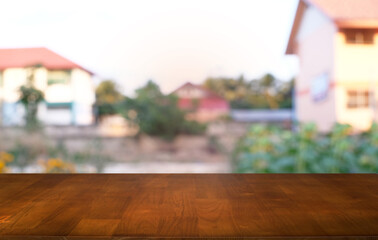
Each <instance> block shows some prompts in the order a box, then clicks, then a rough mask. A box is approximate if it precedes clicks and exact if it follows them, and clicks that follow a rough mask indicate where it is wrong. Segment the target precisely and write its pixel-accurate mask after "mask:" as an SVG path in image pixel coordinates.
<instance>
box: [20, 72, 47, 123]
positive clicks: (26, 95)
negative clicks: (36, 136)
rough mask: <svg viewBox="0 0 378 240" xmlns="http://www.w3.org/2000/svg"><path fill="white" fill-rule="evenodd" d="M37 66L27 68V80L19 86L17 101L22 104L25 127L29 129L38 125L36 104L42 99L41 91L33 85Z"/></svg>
mask: <svg viewBox="0 0 378 240" xmlns="http://www.w3.org/2000/svg"><path fill="white" fill-rule="evenodd" d="M38 68H39V65H35V66H33V67H31V68H30V69H28V70H29V71H28V77H27V82H26V84H25V85H23V86H21V87H20V88H19V92H20V98H19V101H20V102H21V103H22V105H24V108H25V122H26V128H27V129H29V130H34V129H37V128H38V127H39V122H38V119H37V113H38V104H39V103H40V102H42V101H43V100H44V94H43V92H42V91H40V90H39V89H37V88H36V87H34V82H35V71H36V70H37V69H38Z"/></svg>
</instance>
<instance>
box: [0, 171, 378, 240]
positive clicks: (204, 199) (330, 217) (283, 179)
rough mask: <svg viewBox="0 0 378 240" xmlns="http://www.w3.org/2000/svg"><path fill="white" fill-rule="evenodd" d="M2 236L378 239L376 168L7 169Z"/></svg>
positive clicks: (1, 178) (0, 195)
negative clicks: (272, 170) (198, 171)
mask: <svg viewBox="0 0 378 240" xmlns="http://www.w3.org/2000/svg"><path fill="white" fill-rule="evenodd" d="M0 186H1V188H0V199H1V202H0V239H14V240H16V239H140V238H153V239H159V238H160V239H164V238H169V239H182V238H183V239H185V238H205V239H206V238H239V239H248V238H250V239H312V240H316V239H378V175H376V174H349V175H348V174H338V175H336V174H317V175H311V174H308V175H306V174H292V175H291V174H274V175H271V174H266V175H264V174H57V175H53V174H51V175H49V174H2V175H0Z"/></svg>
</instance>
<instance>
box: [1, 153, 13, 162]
mask: <svg viewBox="0 0 378 240" xmlns="http://www.w3.org/2000/svg"><path fill="white" fill-rule="evenodd" d="M13 159H14V157H13V155H12V154H10V153H7V152H0V161H1V162H12V161H13Z"/></svg>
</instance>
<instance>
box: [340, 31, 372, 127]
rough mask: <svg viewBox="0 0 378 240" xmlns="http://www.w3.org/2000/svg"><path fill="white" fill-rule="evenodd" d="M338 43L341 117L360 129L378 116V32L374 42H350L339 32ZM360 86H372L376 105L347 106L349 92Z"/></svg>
mask: <svg viewBox="0 0 378 240" xmlns="http://www.w3.org/2000/svg"><path fill="white" fill-rule="evenodd" d="M335 42H336V44H335V82H336V84H335V88H336V104H337V107H336V109H337V120H338V121H339V122H341V123H348V124H351V125H352V126H354V127H355V128H356V129H357V130H366V129H368V128H369V127H370V126H371V123H372V122H373V120H375V121H377V119H378V113H377V110H376V107H377V106H376V105H377V103H378V33H376V34H375V36H374V44H347V43H346V42H345V36H344V34H343V33H342V32H338V33H337V34H336V37H335ZM356 89H361V90H368V89H370V90H371V91H372V92H373V93H374V95H375V96H374V100H373V101H374V102H373V104H372V106H370V107H368V108H359V109H348V108H347V105H346V103H347V91H348V90H356ZM374 105H375V106H374Z"/></svg>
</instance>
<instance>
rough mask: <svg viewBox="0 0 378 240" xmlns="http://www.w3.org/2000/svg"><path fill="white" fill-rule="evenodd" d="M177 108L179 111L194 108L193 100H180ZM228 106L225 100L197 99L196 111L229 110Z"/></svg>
mask: <svg viewBox="0 0 378 240" xmlns="http://www.w3.org/2000/svg"><path fill="white" fill-rule="evenodd" d="M178 106H179V108H181V109H191V108H193V107H194V102H193V99H189V98H180V99H179V101H178ZM229 108H230V106H229V104H228V102H227V101H226V100H223V99H219V98H202V99H198V106H197V109H199V110H204V109H206V110H229Z"/></svg>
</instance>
